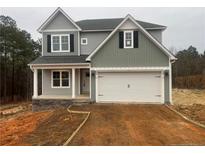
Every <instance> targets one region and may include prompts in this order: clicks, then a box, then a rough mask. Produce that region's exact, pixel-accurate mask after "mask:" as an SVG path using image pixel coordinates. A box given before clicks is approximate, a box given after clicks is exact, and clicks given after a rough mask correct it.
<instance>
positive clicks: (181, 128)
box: [70, 104, 205, 145]
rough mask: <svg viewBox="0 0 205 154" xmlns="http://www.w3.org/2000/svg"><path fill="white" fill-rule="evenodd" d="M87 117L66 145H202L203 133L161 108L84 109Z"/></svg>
mask: <svg viewBox="0 0 205 154" xmlns="http://www.w3.org/2000/svg"><path fill="white" fill-rule="evenodd" d="M72 109H74V110H85V111H91V116H90V118H89V120H88V121H87V123H86V124H85V125H84V126H83V128H82V129H81V130H80V131H79V133H78V134H77V135H76V136H75V137H74V139H73V140H72V141H71V143H70V145H205V129H203V128H200V127H197V126H196V125H193V124H191V123H188V122H187V121H185V120H183V119H182V118H181V117H179V116H178V115H176V114H175V113H174V112H172V111H170V110H169V109H168V108H167V107H166V106H163V105H111V104H109V105H96V104H95V105H86V106H74V107H72Z"/></svg>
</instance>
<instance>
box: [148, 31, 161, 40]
mask: <svg viewBox="0 0 205 154" xmlns="http://www.w3.org/2000/svg"><path fill="white" fill-rule="evenodd" d="M148 32H149V33H150V34H151V35H152V36H154V38H156V39H157V40H158V41H159V42H161V43H162V30H148Z"/></svg>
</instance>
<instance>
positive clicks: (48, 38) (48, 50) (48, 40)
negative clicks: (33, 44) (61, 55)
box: [47, 35, 51, 52]
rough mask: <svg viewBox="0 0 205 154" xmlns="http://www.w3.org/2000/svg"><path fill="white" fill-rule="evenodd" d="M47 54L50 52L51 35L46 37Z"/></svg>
mask: <svg viewBox="0 0 205 154" xmlns="http://www.w3.org/2000/svg"><path fill="white" fill-rule="evenodd" d="M47 52H51V35H47Z"/></svg>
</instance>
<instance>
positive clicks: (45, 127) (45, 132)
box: [23, 109, 85, 145]
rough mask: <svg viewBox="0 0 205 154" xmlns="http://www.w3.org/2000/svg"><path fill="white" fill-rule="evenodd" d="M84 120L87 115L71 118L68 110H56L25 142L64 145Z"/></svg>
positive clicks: (73, 115) (26, 137)
mask: <svg viewBox="0 0 205 154" xmlns="http://www.w3.org/2000/svg"><path fill="white" fill-rule="evenodd" d="M84 119H85V115H82V114H72V116H71V114H69V113H68V111H67V110H66V109H58V110H55V111H54V112H53V114H52V115H51V116H50V117H49V118H48V119H46V121H43V122H41V123H40V124H39V125H38V127H37V128H36V129H35V130H34V131H33V132H32V133H30V134H29V135H27V136H25V137H24V139H23V142H24V143H29V144H30V145H63V144H64V143H65V142H66V140H67V139H68V138H69V137H70V136H71V134H72V133H73V132H74V130H75V129H77V127H78V126H79V125H80V123H81V122H82V121H83V120H84Z"/></svg>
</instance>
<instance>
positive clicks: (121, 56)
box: [91, 32, 169, 67]
mask: <svg viewBox="0 0 205 154" xmlns="http://www.w3.org/2000/svg"><path fill="white" fill-rule="evenodd" d="M91 66H92V67H154V66H156V67H157V66H169V58H168V56H167V55H165V53H164V52H163V51H161V50H160V49H159V48H158V47H157V46H156V45H155V44H154V43H153V42H151V41H150V40H149V39H148V38H147V37H146V36H144V35H143V34H142V33H141V32H139V48H132V49H125V48H124V49H120V48H119V33H118V32H116V33H115V34H114V36H112V37H111V38H110V39H109V41H108V42H107V43H106V44H104V46H103V47H102V48H101V49H100V50H99V51H98V52H97V53H96V54H95V55H94V56H93V57H92V59H91Z"/></svg>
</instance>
